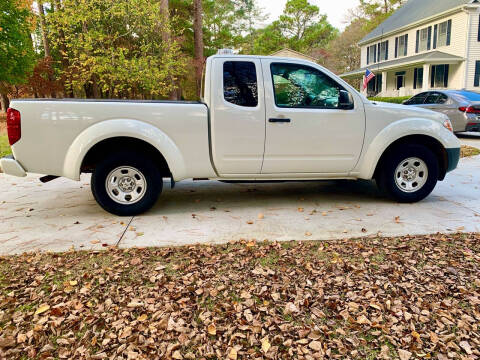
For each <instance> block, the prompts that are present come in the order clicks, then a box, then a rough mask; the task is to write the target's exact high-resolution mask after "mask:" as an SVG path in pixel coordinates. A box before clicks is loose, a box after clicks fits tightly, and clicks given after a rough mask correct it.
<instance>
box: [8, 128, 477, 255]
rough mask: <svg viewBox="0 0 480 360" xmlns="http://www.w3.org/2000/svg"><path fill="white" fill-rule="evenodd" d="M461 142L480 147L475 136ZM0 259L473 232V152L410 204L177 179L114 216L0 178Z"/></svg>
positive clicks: (80, 187) (353, 191)
mask: <svg viewBox="0 0 480 360" xmlns="http://www.w3.org/2000/svg"><path fill="white" fill-rule="evenodd" d="M461 140H462V142H464V143H468V144H469V145H473V146H477V147H479V148H480V137H478V136H476V135H475V136H474V135H468V136H466V137H462V139H461ZM0 188H1V189H2V190H1V192H0V219H1V225H0V253H1V254H7V253H18V252H23V251H33V250H44V251H64V250H68V249H70V248H72V247H74V248H75V249H99V248H102V247H104V246H108V245H115V244H116V245H119V246H120V247H131V246H162V245H183V244H194V243H218V242H226V241H230V240H238V239H242V238H243V239H253V238H254V239H257V240H264V239H269V240H292V239H295V240H302V239H305V240H313V239H332V238H333V239H335V238H346V237H356V236H368V235H371V234H377V233H379V232H380V233H381V234H383V235H405V234H428V233H433V232H455V231H480V201H479V199H480V156H477V157H474V158H468V159H463V160H462V161H461V163H460V166H459V169H457V170H456V171H455V172H453V173H451V174H449V175H448V176H447V179H446V180H445V181H444V182H441V183H439V184H438V186H437V188H436V189H435V191H434V192H433V194H432V195H431V196H430V197H429V198H427V199H426V200H424V201H422V202H421V203H418V204H397V203H393V202H390V201H389V200H386V199H383V198H382V197H380V196H379V194H378V192H377V189H376V186H375V185H374V184H372V183H370V182H366V181H358V182H354V181H331V182H307V183H277V184H224V183H220V182H207V181H201V182H191V181H186V182H180V183H178V184H177V186H176V187H175V189H173V190H171V189H170V187H169V185H168V184H167V183H166V184H165V190H164V194H163V195H162V197H161V199H160V200H159V202H158V203H157V204H156V206H155V207H154V209H153V210H152V211H150V212H149V213H147V214H145V215H142V216H137V217H133V218H120V217H116V216H113V215H110V214H108V213H106V212H104V211H103V210H101V209H100V208H99V207H98V206H97V205H96V203H95V201H94V199H93V197H92V195H91V193H90V186H89V177H88V176H84V177H82V181H81V182H74V181H70V180H66V179H57V180H55V181H52V182H50V183H47V184H41V183H39V182H38V176H28V177H27V178H24V179H20V178H14V177H9V176H6V175H4V174H0Z"/></svg>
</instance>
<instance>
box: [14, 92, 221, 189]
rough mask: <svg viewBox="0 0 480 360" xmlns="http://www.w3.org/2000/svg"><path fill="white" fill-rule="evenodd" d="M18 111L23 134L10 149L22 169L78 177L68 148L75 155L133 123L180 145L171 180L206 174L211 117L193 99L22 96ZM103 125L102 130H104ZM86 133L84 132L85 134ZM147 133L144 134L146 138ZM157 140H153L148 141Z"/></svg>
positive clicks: (209, 170) (126, 131)
mask: <svg viewBox="0 0 480 360" xmlns="http://www.w3.org/2000/svg"><path fill="white" fill-rule="evenodd" d="M10 106H11V107H12V108H14V109H17V110H19V111H20V113H21V131H22V136H21V139H20V140H19V141H18V142H17V143H15V144H14V145H13V146H12V151H13V155H14V156H15V158H16V159H18V160H19V161H20V163H21V165H22V167H23V168H24V169H25V171H26V172H32V173H41V174H48V175H56V176H64V177H68V178H72V179H75V180H77V179H78V176H79V174H77V173H72V171H71V170H69V169H70V167H71V164H70V163H69V162H71V161H70V159H69V153H70V154H71V153H72V151H73V152H75V154H76V155H77V156H79V155H81V153H82V152H84V151H86V150H87V149H88V148H89V147H91V146H92V145H93V144H94V143H96V142H98V141H101V140H102V137H104V138H106V137H107V135H106V133H108V136H109V137H115V136H118V137H128V136H129V135H130V134H131V133H132V131H131V130H132V127H133V128H135V130H136V131H137V132H140V134H143V135H144V136H143V138H144V140H146V141H148V142H151V141H152V138H153V141H155V142H157V141H158V143H164V144H168V146H170V147H171V148H173V149H176V150H178V156H179V157H180V158H181V161H182V162H183V163H180V164H176V165H178V166H180V167H181V168H182V169H183V170H182V171H181V172H179V173H178V174H179V176H178V178H177V179H175V180H180V179H181V178H189V177H210V176H214V171H213V168H212V166H211V162H210V145H209V118H208V108H207V106H206V105H205V104H203V103H200V102H195V101H157V100H93V99H22V100H13V101H12V102H11V105H10ZM102 129H103V130H102ZM87 133H88V136H86V134H87ZM147 139H148V140H147ZM152 145H157V144H152Z"/></svg>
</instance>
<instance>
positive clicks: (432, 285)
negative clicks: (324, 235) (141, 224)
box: [0, 234, 480, 360]
mask: <svg viewBox="0 0 480 360" xmlns="http://www.w3.org/2000/svg"><path fill="white" fill-rule="evenodd" d="M479 261H480V235H478V234H457V235H441V234H438V235H432V236H417V237H414V236H407V237H401V238H366V239H358V240H345V241H322V242H313V241H312V242H286V243H277V242H273V243H272V242H255V241H243V242H237V243H231V244H226V245H218V246H207V245H198V246H187V247H179V248H174V247H172V248H155V249H129V250H118V249H114V248H112V249H107V250H106V251H97V252H73V251H72V252H68V253H63V254H24V255H21V256H9V257H1V258H0V276H1V277H0V284H1V285H0V291H1V296H0V326H1V327H0V347H1V348H0V349H1V350H0V351H1V353H0V358H8V359H27V358H28V359H47V358H55V359H56V358H60V359H71V358H75V359H88V358H90V359H107V358H109V359H261V358H268V359H389V358H400V359H414V358H423V359H430V358H432V359H440V360H442V359H478V358H480V329H479V324H480V265H479Z"/></svg>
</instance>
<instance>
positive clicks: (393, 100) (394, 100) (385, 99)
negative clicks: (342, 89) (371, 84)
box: [368, 96, 411, 104]
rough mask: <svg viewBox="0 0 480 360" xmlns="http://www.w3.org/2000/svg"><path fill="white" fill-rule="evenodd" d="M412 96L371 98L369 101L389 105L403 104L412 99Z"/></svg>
mask: <svg viewBox="0 0 480 360" xmlns="http://www.w3.org/2000/svg"><path fill="white" fill-rule="evenodd" d="M410 98H411V96H400V97H370V98H368V100H371V101H381V102H387V103H393V104H401V103H403V102H404V101H405V100H408V99H410Z"/></svg>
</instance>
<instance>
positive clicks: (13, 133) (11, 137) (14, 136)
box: [7, 108, 22, 145]
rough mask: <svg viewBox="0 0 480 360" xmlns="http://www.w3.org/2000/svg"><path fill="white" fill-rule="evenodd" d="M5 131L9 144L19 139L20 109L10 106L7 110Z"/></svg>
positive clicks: (20, 131) (20, 127)
mask: <svg viewBox="0 0 480 360" xmlns="http://www.w3.org/2000/svg"><path fill="white" fill-rule="evenodd" d="M7 131H8V142H9V143H10V145H13V144H15V143H16V142H17V141H18V140H20V137H21V136H22V126H21V117H20V111H18V110H15V109H11V108H9V109H8V110H7Z"/></svg>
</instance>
